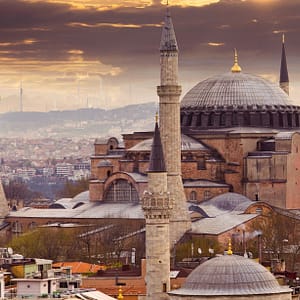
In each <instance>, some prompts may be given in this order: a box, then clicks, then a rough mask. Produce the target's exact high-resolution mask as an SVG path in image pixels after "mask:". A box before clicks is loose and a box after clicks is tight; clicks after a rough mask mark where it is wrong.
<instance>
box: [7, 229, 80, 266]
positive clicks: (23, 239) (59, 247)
mask: <svg viewBox="0 0 300 300" xmlns="http://www.w3.org/2000/svg"><path fill="white" fill-rule="evenodd" d="M9 246H10V247H11V248H13V249H14V251H15V252H17V253H20V254H22V255H24V256H25V257H35V258H47V259H52V260H59V259H67V258H73V257H76V256H77V254H78V251H79V250H80V249H78V247H77V242H76V235H75V234H74V231H73V230H72V229H62V228H38V229H35V230H32V231H29V232H27V233H25V234H23V235H20V236H17V237H15V238H13V239H12V241H11V242H10V243H9ZM76 248H77V249H76ZM76 250H77V251H76Z"/></svg>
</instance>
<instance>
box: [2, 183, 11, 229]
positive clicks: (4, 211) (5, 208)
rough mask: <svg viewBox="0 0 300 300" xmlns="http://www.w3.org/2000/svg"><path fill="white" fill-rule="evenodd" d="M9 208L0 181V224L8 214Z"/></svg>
mask: <svg viewBox="0 0 300 300" xmlns="http://www.w3.org/2000/svg"><path fill="white" fill-rule="evenodd" d="M8 213H9V208H8V203H7V199H6V197H5V193H4V189H3V185H2V183H1V182H0V224H1V223H2V221H3V219H4V218H5V217H6V216H7V215H8Z"/></svg>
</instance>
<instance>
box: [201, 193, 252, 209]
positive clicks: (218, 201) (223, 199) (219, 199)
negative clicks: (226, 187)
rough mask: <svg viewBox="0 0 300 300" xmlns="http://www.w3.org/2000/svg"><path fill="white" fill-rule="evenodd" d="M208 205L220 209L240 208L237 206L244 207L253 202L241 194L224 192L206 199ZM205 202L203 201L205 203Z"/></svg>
mask: <svg viewBox="0 0 300 300" xmlns="http://www.w3.org/2000/svg"><path fill="white" fill-rule="evenodd" d="M207 203H208V204H209V205H214V206H215V207H217V208H218V209H221V210H229V211H232V210H240V209H239V208H241V207H244V209H246V208H247V207H248V206H250V205H251V204H252V203H253V202H252V201H251V200H250V199H249V198H247V197H246V196H244V195H242V194H237V193H225V194H221V195H218V196H216V197H214V198H212V199H210V200H208V201H207ZM205 204H206V202H204V203H203V205H205Z"/></svg>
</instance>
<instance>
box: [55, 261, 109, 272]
mask: <svg viewBox="0 0 300 300" xmlns="http://www.w3.org/2000/svg"><path fill="white" fill-rule="evenodd" d="M52 266H53V267H54V268H62V267H71V268H72V273H73V274H84V273H97V272H98V271H99V270H104V269H105V267H104V266H100V265H96V264H89V263H86V262H82V261H68V262H57V263H54V264H52Z"/></svg>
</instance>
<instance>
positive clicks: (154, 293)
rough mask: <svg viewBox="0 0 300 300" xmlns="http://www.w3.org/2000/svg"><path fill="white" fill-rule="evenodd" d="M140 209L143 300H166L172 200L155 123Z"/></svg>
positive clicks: (168, 282)
mask: <svg viewBox="0 0 300 300" xmlns="http://www.w3.org/2000/svg"><path fill="white" fill-rule="evenodd" d="M142 208H143V211H144V214H145V218H146V286H147V293H146V300H154V299H155V300H165V299H169V297H168V295H167V292H169V291H170V245H169V243H168V242H166V241H168V240H169V233H170V231H169V218H170V213H171V210H172V201H171V198H170V194H169V193H168V190H167V172H166V168H165V161H164V155H163V150H162V144H161V139H160V132H159V129H158V124H157V121H156V124H155V131H154V138H153V144H152V150H151V156H150V164H149V170H148V191H145V192H144V196H143V199H142Z"/></svg>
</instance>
